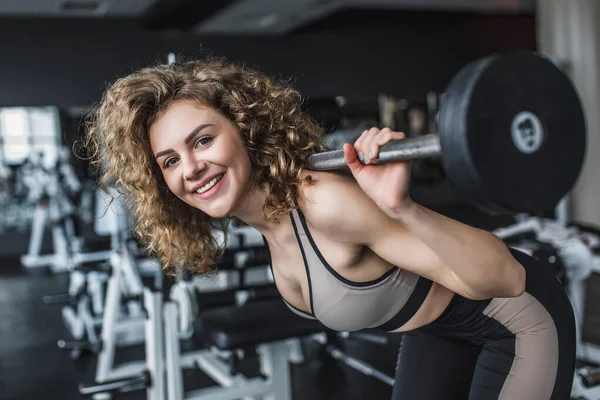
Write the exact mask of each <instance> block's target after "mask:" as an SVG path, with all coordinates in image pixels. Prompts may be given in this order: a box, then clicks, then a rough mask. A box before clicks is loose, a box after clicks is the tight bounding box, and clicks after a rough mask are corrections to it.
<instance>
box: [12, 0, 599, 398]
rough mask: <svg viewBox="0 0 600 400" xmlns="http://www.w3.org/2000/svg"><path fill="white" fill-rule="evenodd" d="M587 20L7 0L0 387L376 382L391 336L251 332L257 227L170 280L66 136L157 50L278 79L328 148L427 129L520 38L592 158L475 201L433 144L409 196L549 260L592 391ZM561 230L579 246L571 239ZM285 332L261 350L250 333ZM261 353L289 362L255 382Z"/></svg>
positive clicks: (407, 9)
mask: <svg viewBox="0 0 600 400" xmlns="http://www.w3.org/2000/svg"><path fill="white" fill-rule="evenodd" d="M598 21H600V3H598V2H597V1H593V0H574V1H561V0H538V1H534V0H283V1H282V0H207V1H193V0H0V38H1V39H0V399H7V400H8V399H14V400H16V399H19V400H21V399H61V400H67V399H78V398H85V397H86V396H87V397H94V398H98V399H99V398H112V397H117V398H123V399H134V398H136V399H137V398H140V399H145V398H148V399H167V398H168V399H183V398H198V399H200V398H207V399H208V398H211V399H229V398H231V399H234V398H246V396H250V395H252V393H262V394H263V395H264V394H266V393H271V394H272V393H275V397H274V398H277V399H284V400H285V399H286V396H291V397H289V398H290V399H291V398H294V399H338V398H339V399H342V398H343V399H364V398H367V397H372V398H377V399H386V398H389V397H390V395H391V386H390V380H389V379H390V377H393V375H394V368H395V361H396V355H397V351H398V348H399V346H400V341H401V335H385V334H379V335H366V334H365V335H360V334H354V335H353V334H344V333H332V332H324V331H322V330H318V332H312V331H310V329H309V331H310V332H307V331H303V330H302V329H305V328H302V327H298V329H299V331H298V332H299V333H297V334H294V333H289V332H288V333H286V334H284V333H282V332H278V331H277V329H275V328H273V332H269V334H271V335H272V337H271V336H269V337H266V338H263V339H260V338H258V339H257V338H255V339H253V340H254V341H249V340H250V339H249V337H252V335H254V334H256V335H259V334H258V333H256V332H254V331H252V332H246V331H244V329H256V328H251V327H250V325H252V323H251V321H252V320H254V321H256V320H260V321H263V320H262V319H260V318H266V317H265V316H264V315H263V314H265V311H264V310H267V309H268V310H271V309H270V308H266V307H267V306H266V302H268V300H273V299H276V298H277V293H273V286H272V283H273V282H272V276H271V275H270V270H269V268H268V266H267V264H268V263H269V262H270V261H269V258H268V252H266V250H265V248H264V246H263V244H262V240H261V237H260V235H258V236H257V232H254V231H252V230H251V229H249V227H245V226H240V225H235V226H232V227H231V229H232V238H233V239H232V240H230V243H229V244H228V246H229V248H228V250H227V253H226V254H225V256H224V258H223V259H222V260H220V261H219V267H221V271H222V272H220V273H219V274H217V275H216V276H214V277H211V278H210V279H209V278H198V277H191V276H186V274H183V273H182V274H181V275H180V276H178V277H177V278H176V279H175V280H173V279H171V278H166V277H164V276H162V274H161V272H160V265H158V264H157V262H156V260H154V259H152V258H151V257H149V256H147V255H146V254H145V253H144V250H143V249H141V248H140V246H139V245H138V244H137V243H136V240H135V238H134V237H133V236H132V235H131V232H130V231H129V228H130V224H131V221H129V220H128V218H127V216H126V213H125V212H124V211H123V210H122V209H121V208H119V207H120V205H119V203H118V202H116V203H113V204H112V205H111V206H110V207H109V208H108V211H107V206H108V201H107V197H106V195H105V194H103V193H102V192H101V191H99V190H98V188H97V184H96V179H97V176H95V175H94V174H93V173H92V171H91V169H90V168H89V164H88V163H87V161H86V160H85V159H83V158H80V157H76V156H75V155H74V153H73V146H74V145H75V143H76V141H77V140H78V139H79V138H81V135H82V132H83V129H84V126H83V121H84V119H85V117H86V116H87V115H88V113H89V111H90V110H91V109H92V108H93V107H94V105H96V104H97V103H98V102H99V101H100V100H101V97H102V94H103V92H104V90H105V89H106V88H107V86H108V84H109V83H110V82H112V81H114V80H115V79H116V78H118V77H120V76H123V75H125V74H128V73H130V72H133V71H135V70H137V69H139V68H141V67H144V66H147V65H154V64H156V63H167V62H168V60H169V58H170V57H171V58H175V59H186V58H196V57H205V56H207V55H222V56H225V57H227V58H228V59H230V60H232V61H234V62H237V63H243V64H245V65H247V66H250V67H253V68H256V69H259V70H261V71H263V72H266V73H267V74H269V75H271V76H275V77H278V78H282V79H289V80H290V82H291V83H292V85H293V86H294V87H295V88H297V89H298V90H299V91H300V93H301V94H302V95H303V96H304V97H305V98H306V101H305V103H304V106H305V109H306V112H308V113H310V114H311V115H312V116H313V117H314V118H315V119H316V120H317V121H318V122H319V123H320V124H321V125H323V126H324V127H325V129H326V131H327V132H328V135H330V136H328V138H329V140H330V142H329V143H330V145H331V147H332V148H333V147H336V146H339V145H340V144H341V143H343V141H345V140H346V139H347V138H346V137H344V136H343V135H342V136H340V132H341V133H343V132H345V131H348V130H352V129H354V128H357V127H361V126H367V127H370V126H381V127H383V126H392V127H393V128H394V129H396V130H399V131H404V132H406V133H407V135H408V136H412V137H417V136H421V135H424V134H427V133H431V132H436V131H437V123H438V119H437V117H438V111H439V108H440V104H441V103H442V101H443V95H444V92H445V90H446V87H447V85H448V84H449V82H450V81H451V79H452V78H453V77H454V76H455V75H456V74H457V72H458V71H459V70H460V69H461V68H462V67H464V66H465V65H467V64H468V63H470V62H472V61H475V60H477V59H480V58H481V57H484V56H487V55H490V54H494V53H503V52H510V51H513V50H527V51H535V52H540V53H543V54H545V55H547V56H549V57H551V58H552V59H553V60H555V62H556V64H557V65H559V66H560V68H561V69H562V70H563V71H564V72H565V73H566V74H567V75H568V76H569V77H570V78H571V79H572V81H573V83H574V85H575V87H576V90H577V92H578V94H579V96H580V99H581V101H582V104H583V107H584V111H585V114H586V122H587V130H588V132H587V150H586V158H585V161H584V165H583V169H582V171H581V173H580V176H579V179H578V181H577V183H576V184H575V186H574V187H573V188H572V190H571V192H570V193H569V195H568V196H567V197H566V198H564V199H563V201H561V202H560V203H558V204H556V207H555V208H552V209H550V210H540V212H539V213H532V214H529V215H523V214H517V213H502V214H498V213H493V212H489V210H485V209H483V208H481V207H478V206H476V205H474V204H473V203H472V202H470V201H468V199H466V198H465V197H464V196H463V195H462V194H461V193H460V192H459V191H458V190H456V189H455V188H454V186H453V185H452V184H451V183H450V182H449V181H448V179H447V176H446V173H445V171H444V169H443V166H442V165H441V163H440V162H439V160H422V161H419V162H417V163H415V167H414V170H413V177H412V187H411V194H412V196H413V197H414V198H415V199H416V200H417V201H418V202H419V203H421V204H423V205H424V206H426V207H429V208H431V209H434V210H436V211H438V212H440V213H443V214H445V215H448V216H451V217H453V218H456V219H459V220H461V221H463V222H466V223H468V224H471V225H473V226H477V227H480V228H484V229H487V230H497V229H499V228H506V227H513V228H515V231H514V232H513V231H510V232H509V233H506V232H507V231H502V232H505V233H506V234H507V235H509V234H510V235H511V240H512V241H513V243H516V242H517V241H518V243H519V244H520V245H522V246H524V247H527V248H528V249H530V250H531V252H532V253H535V254H537V255H538V256H539V257H540V259H543V260H544V262H546V263H547V264H548V266H549V268H553V269H554V271H555V272H556V275H557V277H558V278H559V279H561V281H562V282H563V283H564V286H565V288H566V289H567V290H568V291H569V295H570V298H571V300H572V302H573V304H574V308H575V311H576V315H577V317H578V329H579V330H578V332H579V342H578V359H579V363H580V364H579V370H578V375H577V378H576V380H575V384H574V388H573V398H574V399H576V398H578V399H589V400H592V399H600V388H598V387H596V385H597V384H598V383H600V373H598V371H597V370H596V367H597V366H598V365H600V347H599V346H600V307H599V306H598V305H597V302H596V299H600V283H599V282H598V281H600V279H599V276H598V275H597V272H596V270H595V269H594V268H595V266H596V265H597V262H596V258H595V254H596V251H597V248H596V246H597V245H598V240H597V239H598V238H600V236H598V235H597V233H598V231H597V228H596V227H597V226H600V206H599V204H600V203H599V202H598V200H597V197H598V195H600V185H598V182H597V171H598V170H599V169H600V161H599V160H600V158H598V157H595V156H594V154H595V153H597V152H596V149H598V153H600V137H599V135H598V124H599V122H600V121H599V118H598V114H597V112H596V111H597V110H598V109H599V106H600V80H599V76H598V66H599V62H600V28H598V26H600V24H598ZM498 232H500V231H498ZM523 232H525V233H527V234H528V235H527V238H526V239H523V237H522V236H519V235H522V234H523ZM548 232H552V235H553V236H552V235H551V236H552V238H551V240H550V239H548ZM513 235H516V236H513ZM517 236H518V237H517ZM543 238H545V239H543ZM573 238H576V240H578V242H577V243H578V244H581V243H583V244H584V245H585V249H587V250H584V252H585V251H587V253H585V257H587V258H585V257H584V258H585V260H583V261H582V259H581V258H578V259H577V260H574V259H573V258H568V257H567V256H566V255H565V254H567V253H568V251H567V250H565V247H564V246H565V243H566V242H567V241H568V240H571V239H573ZM258 288H259V289H258ZM218 296H221V297H218ZM278 301H279V300H278ZM169 304H171V305H173V306H174V307H173V308H172V309H171V308H170V307H169V306H168V305H169ZM255 306H256V310H255V311H253V312H250V311H248V310H247V309H244V310H245V311H244V315H246V316H248V315H249V316H251V317H252V318H251V320H250V321H248V324H246V325H243V326H242V325H235V326H231V325H230V323H231V322H232V321H238V322H239V321H240V319H239V318H241V316H240V315H239V314H237V313H238V312H239V310H240V309H242V308H243V307H251V309H252V310H254V308H252V307H255ZM261 306H262V308H261ZM163 310H165V312H164V313H163ZM261 310H262V311H261ZM276 310H279V309H276ZM167 311H169V312H167ZM273 312H275V311H273ZM287 317H288V316H287V315H286V318H287ZM169 318H171V319H169ZM263 322H264V324H265V325H264V326H271V325H268V324H271V323H274V324H278V323H277V321H276V320H275V322H273V321H271V320H268V319H267V320H264V321H263ZM296 322H297V321H295V320H294V321H292V322H290V324H291V325H293V324H294V323H296ZM291 325H290V326H291ZM169 326H171V327H172V326H175V328H174V329H175V331H173V332H170V331H169V329H170V328H169ZM264 326H263V328H264V329H263V330H262V332H261V330H259V333H260V334H264V332H266V331H268V330H269V329H267V328H265V327H264ZM306 329H308V328H306ZM312 329H314V328H312ZM308 333H311V336H307V335H308ZM313 333H314V334H318V335H320V336H314V335H312V334H313ZM236 334H237V335H238V336H242V338H238V337H237V336H236ZM273 335H274V336H273ZM259 336H260V335H259ZM219 338H220V339H219ZM223 338H226V339H223ZM282 338H286V341H285V343H286V346H285V349H283V348H281V346H280V347H277V346H274V347H268V346H267V348H268V351H267V353H268V354H270V355H269V356H266V355H265V354H266V353H265V350H264V348H263V347H260V345H261V344H262V343H272V341H273V340H275V339H277V340H281V339H282ZM219 340H221V342H220V341H219ZM236 340H239V342H236ZM223 341H224V342H223ZM175 342H177V343H178V344H177V345H175V344H174V343H175ZM232 343H234V344H232ZM236 343H237V344H236ZM278 343H282V342H278ZM169 346H171V347H169ZM173 346H175V347H177V351H176V352H175V354H176V355H177V357H176V358H175V359H173V353H172V352H170V351H168V350H167V349H168V348H171V349H172V348H174V347H173ZM257 349H258V350H257ZM288 350H289V352H288ZM269 352H270V353H269ZM186 354H188V355H187V356H186ZM186 357H187V358H186ZM194 357H195V358H194ZM269 360H276V362H273V363H271V364H273V365H275V367H274V369H275V370H277V369H278V368H279V369H280V370H281V371H283V372H284V374H283V375H282V376H283V377H282V376H277V377H276V378H273V377H271V378H268V376H269V374H268V373H266V372H264V365H265V364H266V365H271V364H269V362H270V361H269ZM286 360H287V362H286ZM284 364H285V368H284V367H281V365H284ZM349 364H352V365H353V366H352V365H349ZM259 365H262V366H263V370H261V369H260V367H259ZM273 365H271V366H273ZM357 365H359V367H357ZM281 368H283V369H281ZM267 369H268V368H267ZM271 369H273V368H271ZM157 371H161V372H157ZM261 371H262V372H261ZM281 371H280V372H281ZM265 376H266V377H267V378H265ZM242 377H243V378H242ZM285 377H287V378H285ZM288 378H289V380H286V379H288ZM273 380H275V381H276V382H279V385H280V386H281V385H283V386H287V387H289V391H288V392H286V391H285V390H283V391H276V389H273V387H274V386H277V385H273V384H272V381H273ZM432 384H434V383H432ZM261 385H262V386H261ZM227 387H229V388H230V389H231V388H233V389H231V390H230V392H227V390H225V389H223V390H221V391H217V390H216V389H215V388H227ZM174 388H177V390H176V389H174ZM207 388H213V389H215V390H214V391H213V392H210V391H205V392H201V391H202V390H206V389H207ZM257 388H258V389H257ZM194 390H195V391H196V392H193V391H194ZM236 390H237V392H236ZM278 390H281V389H278ZM253 391H256V392H253ZM186 393H187V394H186ZM281 393H287V394H281ZM202 396H204V397H202ZM219 396H220V397H219Z"/></svg>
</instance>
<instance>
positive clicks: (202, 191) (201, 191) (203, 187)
mask: <svg viewBox="0 0 600 400" xmlns="http://www.w3.org/2000/svg"><path fill="white" fill-rule="evenodd" d="M221 178H223V174H221V175H219V176H217V177H215V178H214V179H213V180H211V181H210V182H208V183H207V184H206V185H204V186H202V187H201V188H200V189H198V190H196V193H200V194H202V193H204V192H206V191H207V190H209V189H210V188H212V187H213V186H215V185H216V184H217V182H219V181H220V180H221Z"/></svg>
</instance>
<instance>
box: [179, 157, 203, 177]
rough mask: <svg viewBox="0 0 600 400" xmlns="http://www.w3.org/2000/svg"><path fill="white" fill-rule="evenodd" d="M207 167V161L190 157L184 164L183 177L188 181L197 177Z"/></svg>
mask: <svg viewBox="0 0 600 400" xmlns="http://www.w3.org/2000/svg"><path fill="white" fill-rule="evenodd" d="M205 169H206V161H203V160H196V159H194V158H189V159H188V160H186V161H185V163H184V165H183V178H184V179H185V180H187V181H191V180H194V179H196V177H197V176H198V174H200V172H202V171H204V170H205Z"/></svg>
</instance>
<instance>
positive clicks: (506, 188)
mask: <svg viewBox="0 0 600 400" xmlns="http://www.w3.org/2000/svg"><path fill="white" fill-rule="evenodd" d="M465 71H466V72H465ZM448 93H450V94H451V96H450V99H449V100H450V102H449V104H445V105H443V107H442V108H447V109H448V110H447V111H445V112H446V113H451V116H452V117H451V118H446V119H442V118H440V141H441V144H442V152H443V162H444V167H445V169H446V171H447V173H448V176H449V177H450V179H451V180H452V181H453V182H454V183H455V184H456V185H457V186H458V187H459V188H460V189H462V190H463V191H465V192H466V193H467V195H468V196H469V197H475V198H479V199H482V201H483V203H484V204H485V203H487V204H489V205H494V206H496V208H502V209H505V210H511V211H515V212H528V213H535V212H539V211H547V210H550V209H552V208H553V207H555V206H556V204H557V203H558V202H559V201H560V200H561V199H562V198H563V197H564V196H565V195H566V194H567V193H568V192H569V190H570V189H571V188H572V186H573V185H574V184H575V182H576V180H577V177H578V176H579V173H580V171H581V167H582V164H583V158H584V155H585V144H586V126H585V117H584V114H583V109H582V105H581V102H580V100H579V97H578V95H577V93H576V91H575V89H574V87H573V85H572V83H571V81H570V80H569V78H568V77H566V76H565V75H564V74H563V73H562V72H561V71H560V70H559V69H558V68H557V67H556V66H555V65H554V63H552V62H551V61H550V60H548V59H547V58H545V57H543V56H541V55H538V54H533V53H529V52H515V53H510V54H504V55H495V56H491V57H488V58H486V59H483V60H479V61H477V62H475V63H473V64H471V65H469V66H467V67H466V68H465V69H463V71H461V73H459V74H458V75H457V76H456V78H455V79H453V81H452V82H451V83H450V86H449V88H448ZM447 100H448V99H445V100H444V103H446V101H447Z"/></svg>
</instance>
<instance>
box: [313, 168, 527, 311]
mask: <svg viewBox="0 0 600 400" xmlns="http://www.w3.org/2000/svg"><path fill="white" fill-rule="evenodd" d="M304 194H305V197H306V201H305V202H303V203H304V204H303V207H302V209H303V211H304V212H305V215H306V217H307V219H308V220H309V221H310V223H311V224H313V225H315V226H316V227H318V229H320V230H322V231H324V232H326V233H328V234H329V235H331V236H332V237H335V238H336V239H337V240H340V241H344V242H350V243H355V244H359V245H364V246H368V247H369V248H371V249H372V250H373V251H374V252H375V253H376V254H378V255H379V256H380V257H381V258H383V259H384V260H386V261H388V262H389V263H391V264H394V265H396V266H397V267H399V268H403V269H406V270H409V271H412V272H414V273H416V274H418V275H421V276H424V277H426V278H429V279H431V280H433V281H435V282H437V283H439V284H441V285H443V286H446V287H447V288H449V289H450V290H453V291H454V292H456V293H458V294H460V295H461V296H464V297H467V298H470V299H486V298H491V297H515V296H519V295H520V294H521V293H523V291H524V288H525V270H524V269H523V267H522V266H521V264H519V263H518V262H517V261H516V260H515V259H514V258H513V257H512V255H511V254H510V252H509V250H508V248H507V247H506V245H505V244H504V243H503V242H502V241H501V240H500V239H498V238H497V237H496V236H494V235H493V234H491V233H489V232H486V231H484V230H481V229H477V228H473V227H471V226H468V225H465V224H463V223H461V222H458V221H455V220H452V219H450V218H447V217H445V216H443V215H441V214H438V213H435V212H433V211H431V210H429V209H427V208H425V207H423V206H420V205H418V204H411V205H410V206H407V207H406V208H404V209H403V210H402V211H401V212H397V214H396V215H387V214H385V213H384V212H383V211H382V210H381V209H380V208H379V207H378V206H377V205H376V204H375V203H374V202H373V201H372V200H371V199H370V198H369V197H368V196H367V195H366V194H365V193H364V192H363V191H362V189H361V188H360V187H359V186H358V184H357V183H356V182H355V181H354V180H352V179H351V178H346V177H341V176H339V175H335V174H323V175H322V174H319V179H317V180H316V182H315V184H314V185H313V186H310V187H308V188H306V189H305V190H304Z"/></svg>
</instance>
